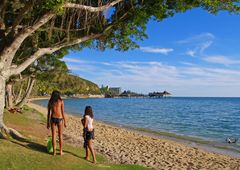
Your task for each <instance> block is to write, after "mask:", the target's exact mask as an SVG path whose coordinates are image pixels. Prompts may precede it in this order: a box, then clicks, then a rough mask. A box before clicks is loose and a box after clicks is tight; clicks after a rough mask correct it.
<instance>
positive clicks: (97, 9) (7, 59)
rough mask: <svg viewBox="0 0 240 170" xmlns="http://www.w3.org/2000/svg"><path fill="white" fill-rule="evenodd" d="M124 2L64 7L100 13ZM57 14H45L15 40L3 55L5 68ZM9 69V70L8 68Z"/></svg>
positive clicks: (2, 59)
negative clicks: (25, 42) (37, 31)
mask: <svg viewBox="0 0 240 170" xmlns="http://www.w3.org/2000/svg"><path fill="white" fill-rule="evenodd" d="M122 1H124V0H115V1H113V2H110V3H108V4H107V5H104V6H101V7H91V6H85V5H79V4H72V3H66V4H65V5H64V6H63V7H64V8H75V9H82V10H87V11H90V12H100V11H104V10H106V9H108V8H109V7H112V6H114V5H116V4H117V3H120V2H122ZM54 16H55V14H54V13H53V12H48V13H46V14H44V15H43V16H42V17H41V18H40V19H39V20H38V21H36V23H35V24H34V25H32V26H30V27H27V28H25V29H23V30H22V31H21V32H20V33H19V34H18V35H17V36H16V38H15V39H14V41H13V42H12V43H11V44H10V45H9V46H8V47H6V48H5V49H4V50H3V51H2V53H1V54H0V56H1V61H2V62H4V63H5V67H9V66H10V65H11V63H12V60H13V58H14V56H15V54H16V52H17V50H18V49H19V47H20V46H21V44H22V42H23V41H24V40H25V39H26V38H27V37H28V36H29V35H30V34H32V33H33V32H34V31H36V30H37V29H38V28H40V27H41V26H42V25H44V24H45V23H47V22H48V21H49V20H50V19H51V18H53V17H54ZM6 69H7V68H6Z"/></svg>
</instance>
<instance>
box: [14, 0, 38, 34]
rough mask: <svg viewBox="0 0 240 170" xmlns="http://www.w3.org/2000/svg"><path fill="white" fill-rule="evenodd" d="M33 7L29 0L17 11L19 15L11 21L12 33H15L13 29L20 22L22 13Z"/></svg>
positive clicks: (31, 0) (31, 1) (22, 16)
mask: <svg viewBox="0 0 240 170" xmlns="http://www.w3.org/2000/svg"><path fill="white" fill-rule="evenodd" d="M32 7H33V0H30V1H29V2H28V3H27V4H26V5H25V6H24V7H23V8H22V10H21V11H20V12H19V15H18V16H17V18H16V19H15V20H14V22H13V26H12V31H11V32H13V33H15V29H16V27H17V26H18V25H19V24H20V23H21V21H22V20H23V18H24V15H25V14H26V13H27V12H28V11H29V10H30V9H31V8H32Z"/></svg>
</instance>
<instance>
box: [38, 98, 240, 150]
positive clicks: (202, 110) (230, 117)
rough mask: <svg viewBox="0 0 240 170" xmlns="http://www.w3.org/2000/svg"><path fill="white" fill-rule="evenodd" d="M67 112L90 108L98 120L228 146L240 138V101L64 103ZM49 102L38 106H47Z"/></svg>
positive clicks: (103, 100)
mask: <svg viewBox="0 0 240 170" xmlns="http://www.w3.org/2000/svg"><path fill="white" fill-rule="evenodd" d="M64 101H65V110H66V112H68V113H71V114H73V115H80V116H81V115H82V114H83V112H84V108H85V106H87V105H90V106H92V107H93V110H94V115H95V119H96V120H100V121H103V122H108V123H113V124H116V125H119V126H127V127H132V128H137V129H145V130H147V131H152V132H157V133H158V132H160V133H166V134H173V135H176V136H180V137H181V136H182V137H189V138H192V139H199V140H203V141H206V142H212V143H215V142H216V143H218V144H223V145H224V146H227V147H228V146H229V147H230V148H234V149H236V150H239V152H240V139H239V141H238V142H237V143H236V144H227V143H226V141H225V139H226V138H228V137H234V138H240V98H215V97H168V98H160V99H151V98H97V99H94V98H89V99H64ZM47 102H48V101H47V100H38V101H35V103H37V104H39V105H42V106H47Z"/></svg>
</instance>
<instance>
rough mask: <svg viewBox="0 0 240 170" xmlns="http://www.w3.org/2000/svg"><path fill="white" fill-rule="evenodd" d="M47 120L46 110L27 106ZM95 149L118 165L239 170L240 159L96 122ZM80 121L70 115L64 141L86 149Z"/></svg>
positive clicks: (30, 104) (40, 107) (192, 169)
mask: <svg viewBox="0 0 240 170" xmlns="http://www.w3.org/2000/svg"><path fill="white" fill-rule="evenodd" d="M28 106H29V107H31V108H35V109H36V110H38V111H39V112H41V113H43V114H44V115H45V116H46V114H47V109H46V108H44V107H42V106H39V105H36V104H33V103H31V102H29V103H28ZM94 127H95V140H94V146H95V149H96V150H97V152H98V153H101V154H103V155H105V156H106V157H107V158H108V159H109V160H111V161H113V162H117V163H127V164H139V165H143V166H146V167H152V168H154V169H174V170H175V169H176V170H177V169H189V170H190V169H191V170H194V169H216V170H219V169H221V170H222V169H226V170H240V159H239V158H235V157H230V156H227V155H222V154H217V153H213V152H208V151H205V150H203V149H201V148H198V147H190V146H189V145H188V144H184V142H182V141H181V142H177V141H175V140H170V139H166V138H161V137H154V135H147V134H145V133H140V132H137V131H133V130H128V129H125V128H120V127H116V126H113V125H109V124H105V123H102V122H98V121H94ZM82 129H83V128H82V125H81V118H80V117H76V116H72V115H67V128H66V129H64V141H65V142H67V143H69V144H72V145H75V146H77V147H83V138H82Z"/></svg>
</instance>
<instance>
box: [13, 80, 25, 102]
mask: <svg viewBox="0 0 240 170" xmlns="http://www.w3.org/2000/svg"><path fill="white" fill-rule="evenodd" d="M22 91H23V83H21V85H20V90H19V92H18V94H17V98H16V100H15V104H18V103H19V102H20V101H21V96H22Z"/></svg>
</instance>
